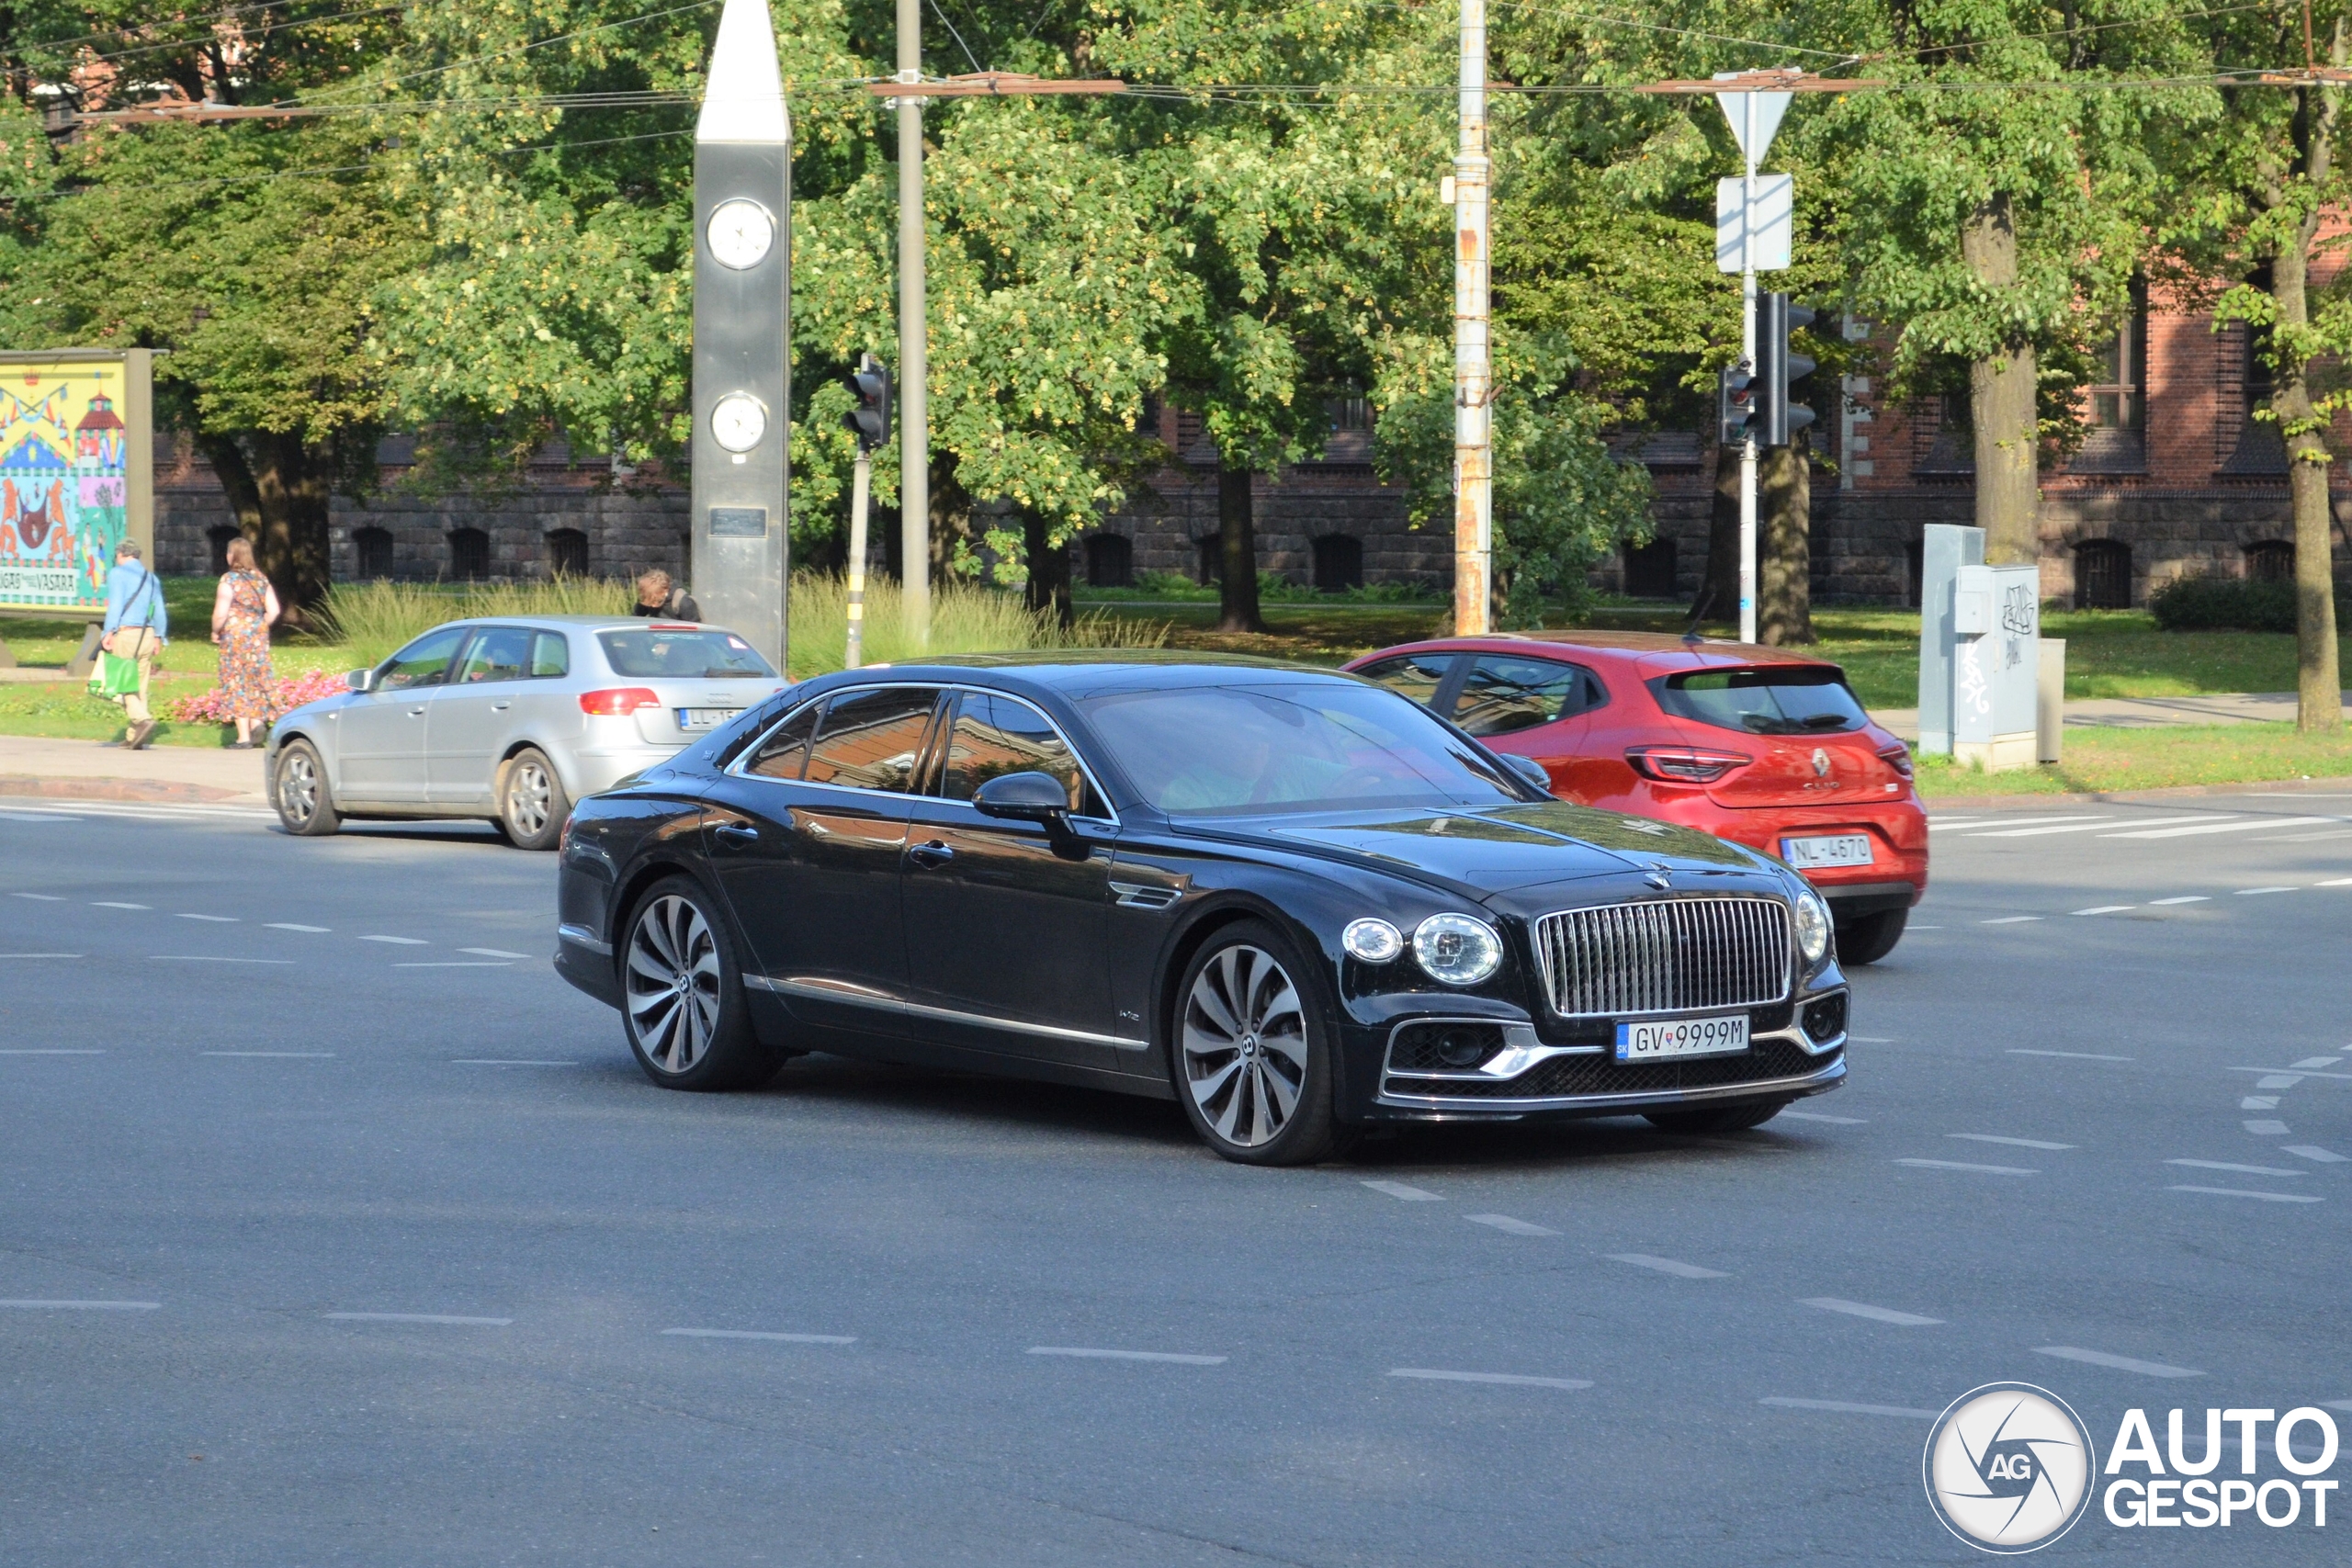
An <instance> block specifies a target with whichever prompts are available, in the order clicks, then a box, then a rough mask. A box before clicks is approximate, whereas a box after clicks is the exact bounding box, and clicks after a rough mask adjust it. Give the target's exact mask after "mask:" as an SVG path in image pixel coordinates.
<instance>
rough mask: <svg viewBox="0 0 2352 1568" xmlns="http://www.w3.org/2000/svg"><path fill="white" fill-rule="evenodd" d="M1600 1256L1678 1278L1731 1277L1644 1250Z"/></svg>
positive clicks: (1705, 1278) (1723, 1278) (1706, 1278)
mask: <svg viewBox="0 0 2352 1568" xmlns="http://www.w3.org/2000/svg"><path fill="white" fill-rule="evenodd" d="M1602 1256H1603V1257H1605V1258H1608V1259H1609V1260H1610V1261H1611V1263H1630V1264H1632V1265H1633V1266H1634V1268H1636V1269H1657V1271H1658V1272H1659V1273H1661V1274H1671V1275H1673V1276H1674V1277H1675V1278H1676V1279H1678V1280H1728V1279H1730V1278H1731V1276H1730V1275H1728V1274H1726V1273H1724V1271H1723V1270H1722V1269H1702V1268H1700V1267H1699V1266H1698V1265H1697V1264H1696V1263H1682V1262H1679V1261H1677V1260H1676V1259H1674V1258H1653V1257H1651V1256H1650V1255H1649V1254H1648V1253H1646V1252H1610V1253H1604V1254H1602Z"/></svg>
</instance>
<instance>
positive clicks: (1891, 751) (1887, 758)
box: [1878, 741, 1911, 779]
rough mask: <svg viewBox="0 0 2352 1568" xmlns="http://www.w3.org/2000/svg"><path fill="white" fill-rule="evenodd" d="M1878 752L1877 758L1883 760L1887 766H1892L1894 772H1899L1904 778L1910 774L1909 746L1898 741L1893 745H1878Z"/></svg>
mask: <svg viewBox="0 0 2352 1568" xmlns="http://www.w3.org/2000/svg"><path fill="white" fill-rule="evenodd" d="M1878 754H1879V760H1880V761H1883V762H1884V763H1885V764H1886V765H1887V766H1888V767H1890V768H1893V769H1894V771H1895V772H1896V773H1901V774H1902V775H1903V776H1904V777H1905V778H1906V779H1907V778H1909V777H1910V776H1911V748H1910V747H1908V746H1905V745H1904V744H1902V743H1901V742H1899V741H1898V742H1896V743H1895V744H1894V745H1893V746H1882V747H1880V748H1879V749H1878Z"/></svg>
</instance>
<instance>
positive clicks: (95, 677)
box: [90, 653, 139, 702]
mask: <svg viewBox="0 0 2352 1568" xmlns="http://www.w3.org/2000/svg"><path fill="white" fill-rule="evenodd" d="M138 689H139V660H136V659H125V658H123V657H122V656H121V655H120V654H116V653H101V654H99V655H98V667H97V669H96V670H95V671H91V673H90V695H92V696H94V697H104V698H106V699H107V701H108V702H119V701H120V700H121V699H122V698H124V697H126V696H128V695H130V694H131V693H133V692H135V691H137V690H138Z"/></svg>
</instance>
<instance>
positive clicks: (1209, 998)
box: [1182, 942, 1307, 1148]
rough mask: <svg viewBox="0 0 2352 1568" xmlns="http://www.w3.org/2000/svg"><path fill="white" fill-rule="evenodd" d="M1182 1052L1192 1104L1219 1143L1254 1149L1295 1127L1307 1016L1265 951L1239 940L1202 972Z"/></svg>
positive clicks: (1187, 1011) (1187, 1007)
mask: <svg viewBox="0 0 2352 1568" xmlns="http://www.w3.org/2000/svg"><path fill="white" fill-rule="evenodd" d="M1182 1049H1183V1053H1184V1081H1185V1084H1186V1085H1187V1087H1189V1088H1190V1089H1191V1090H1192V1093H1193V1104H1194V1105H1196V1106H1198V1107H1199V1108H1200V1112H1201V1117H1202V1120H1204V1122H1207V1123H1208V1124H1209V1125H1210V1126H1211V1127H1213V1128H1215V1129H1216V1135H1217V1136H1218V1137H1220V1138H1222V1139H1224V1140H1225V1141H1226V1142H1227V1143H1229V1144H1233V1145H1237V1146H1239V1147H1242V1148H1255V1147H1257V1146H1258V1145H1261V1144H1265V1143H1268V1142H1271V1141H1272V1139H1273V1138H1275V1137H1276V1136H1277V1135H1279V1134H1281V1132H1282V1130H1283V1128H1284V1127H1286V1126H1288V1125H1289V1124H1290V1119H1291V1115H1292V1112H1294V1111H1296V1110H1297V1108H1298V1100H1299V1096H1300V1094H1301V1093H1302V1092H1303V1091H1304V1090H1305V1089H1306V1059H1307V1050H1306V1011H1305V1010H1304V1009H1303V1008H1302V1007H1301V1005H1300V1003H1299V996H1298V987H1296V986H1295V985H1293V984H1292V983H1291V978H1290V976H1288V975H1286V974H1284V973H1283V966H1282V965H1281V964H1278V963H1276V962H1275V961H1274V957H1273V955H1272V953H1268V952H1267V951H1266V950H1265V949H1263V948H1261V947H1251V946H1250V945H1249V944H1247V943H1245V942H1236V943H1235V944H1234V945H1233V946H1231V947H1228V948H1226V949H1225V950H1224V951H1223V952H1221V953H1217V954H1216V957H1214V958H1212V959H1210V960H1209V962H1208V963H1207V964H1206V965H1205V966H1204V967H1203V968H1202V970H1201V972H1200V974H1199V975H1198V976H1196V977H1195V978H1194V979H1193V989H1192V994H1191V995H1190V996H1188V997H1186V998H1184V1021H1183V1041H1182Z"/></svg>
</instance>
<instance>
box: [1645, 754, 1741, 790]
mask: <svg viewBox="0 0 2352 1568" xmlns="http://www.w3.org/2000/svg"><path fill="white" fill-rule="evenodd" d="M1625 761H1628V762H1631V763H1632V764H1633V765H1634V772H1635V773H1639V774H1641V775H1642V777H1644V778H1645V779H1656V780H1657V782H1658V783H1660V784H1713V783H1714V782H1715V781H1716V780H1717V779H1719V778H1722V777H1723V776H1724V774H1725V773H1730V772H1731V771H1732V770H1733V769H1734V768H1744V767H1746V766H1747V764H1748V763H1750V762H1752V761H1756V759H1755V758H1753V757H1751V756H1749V755H1748V754H1747V752H1745V751H1708V750H1702V749H1700V748H1698V747H1696V746H1629V747H1627V748H1626V749H1625Z"/></svg>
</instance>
